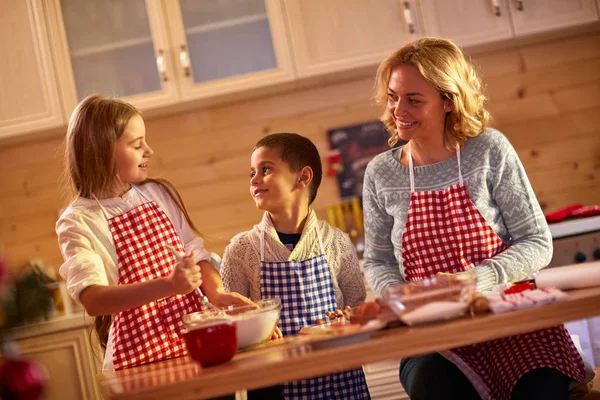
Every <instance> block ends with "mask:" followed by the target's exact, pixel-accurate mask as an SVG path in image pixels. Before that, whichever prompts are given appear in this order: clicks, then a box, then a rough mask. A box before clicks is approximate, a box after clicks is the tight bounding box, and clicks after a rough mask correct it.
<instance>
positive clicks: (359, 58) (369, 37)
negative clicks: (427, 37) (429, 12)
mask: <svg viewBox="0 0 600 400" xmlns="http://www.w3.org/2000/svg"><path fill="white" fill-rule="evenodd" d="M284 4H285V10H286V15H287V18H288V26H289V31H290V39H291V44H292V48H293V54H294V60H295V63H296V67H297V72H298V75H299V76H300V77H307V76H314V75H319V74H324V73H330V72H337V71H345V70H350V69H356V68H360V67H366V66H373V65H377V64H378V63H379V62H380V61H381V60H382V59H383V58H384V57H385V56H387V55H388V54H389V53H390V52H391V51H392V50H394V49H396V48H398V47H400V45H402V44H403V43H406V42H409V41H411V40H414V39H416V38H417V37H418V36H421V35H422V32H421V26H420V23H419V19H418V18H417V15H418V10H417V9H416V7H417V5H416V2H415V1H414V0H410V1H398V0H378V1H377V5H376V6H374V5H373V3H372V2H368V1H364V0H329V1H320V0H284Z"/></svg>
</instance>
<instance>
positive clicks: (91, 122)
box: [63, 95, 202, 350]
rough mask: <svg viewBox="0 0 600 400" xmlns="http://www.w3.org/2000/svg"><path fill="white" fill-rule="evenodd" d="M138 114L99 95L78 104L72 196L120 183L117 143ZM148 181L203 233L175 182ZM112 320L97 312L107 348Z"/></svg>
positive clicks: (70, 164)
mask: <svg viewBox="0 0 600 400" xmlns="http://www.w3.org/2000/svg"><path fill="white" fill-rule="evenodd" d="M135 115H139V116H141V115H142V113H141V111H139V110H138V109H137V108H135V107H134V106H132V105H131V104H129V103H126V102H124V101H121V100H118V99H113V98H107V97H103V96H99V95H91V96H88V97H86V98H85V99H83V100H82V101H81V103H79V105H78V106H77V107H76V108H75V111H73V114H72V115H71V119H70V121H69V126H68V129H67V136H66V139H65V160H66V166H65V170H64V173H63V186H68V190H69V192H70V194H71V196H70V197H72V198H75V197H85V198H93V196H94V194H105V193H111V192H112V191H113V190H114V188H115V187H117V184H118V176H117V165H116V143H117V140H118V139H119V138H120V137H121V135H123V132H124V131H125V127H126V126H127V123H128V122H129V120H130V119H131V118H132V117H133V116H135ZM148 182H153V183H155V184H158V185H160V186H162V187H163V188H164V189H165V190H166V191H167V193H168V194H169V196H170V197H171V199H172V200H173V202H174V203H175V204H176V205H177V207H178V208H179V209H180V210H181V212H182V213H183V215H184V216H185V219H186V221H187V223H188V224H189V225H190V227H191V228H192V230H193V231H194V232H195V233H196V234H198V235H200V236H202V235H201V234H200V232H198V229H196V226H195V225H194V223H193V222H192V220H191V218H190V216H189V214H188V212H187V209H186V208H185V205H184V204H183V200H182V199H181V196H180V195H179V192H177V189H175V186H173V184H172V183H171V182H169V181H168V180H166V179H162V178H156V179H151V178H149V179H146V180H145V181H143V182H140V183H139V184H138V185H139V186H142V185H144V184H146V183H148ZM111 324H112V316H111V315H103V316H97V317H96V318H95V321H94V330H95V331H96V333H97V335H98V340H99V341H100V345H101V346H102V349H103V350H106V345H107V342H108V333H109V331H110V327H111Z"/></svg>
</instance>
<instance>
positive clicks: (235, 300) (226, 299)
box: [217, 292, 254, 307]
mask: <svg viewBox="0 0 600 400" xmlns="http://www.w3.org/2000/svg"><path fill="white" fill-rule="evenodd" d="M217 302H218V303H219V306H220V307H227V306H245V305H251V304H254V303H253V302H252V300H250V299H249V298H247V297H245V296H242V295H241V294H239V293H236V292H220V293H218V294H217Z"/></svg>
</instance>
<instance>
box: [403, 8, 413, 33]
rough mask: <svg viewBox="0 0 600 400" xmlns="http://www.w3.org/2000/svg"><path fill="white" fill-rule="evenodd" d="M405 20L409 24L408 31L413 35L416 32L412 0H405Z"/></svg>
mask: <svg viewBox="0 0 600 400" xmlns="http://www.w3.org/2000/svg"><path fill="white" fill-rule="evenodd" d="M404 21H406V25H408V33H410V34H411V35H412V34H414V33H415V24H414V23H413V18H412V11H411V9H410V2H408V1H405V2H404Z"/></svg>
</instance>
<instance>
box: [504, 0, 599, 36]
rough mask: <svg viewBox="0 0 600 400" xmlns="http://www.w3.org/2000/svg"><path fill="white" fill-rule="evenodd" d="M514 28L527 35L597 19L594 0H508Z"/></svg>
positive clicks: (518, 33)
mask: <svg viewBox="0 0 600 400" xmlns="http://www.w3.org/2000/svg"><path fill="white" fill-rule="evenodd" d="M509 5H510V11H511V15H512V18H513V25H514V30H515V33H516V34H517V35H527V34H532V33H538V32H544V31H549V30H553V29H559V28H566V27H569V26H575V25H580V24H585V23H588V22H593V21H597V20H598V10H597V9H596V4H594V0H509Z"/></svg>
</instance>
